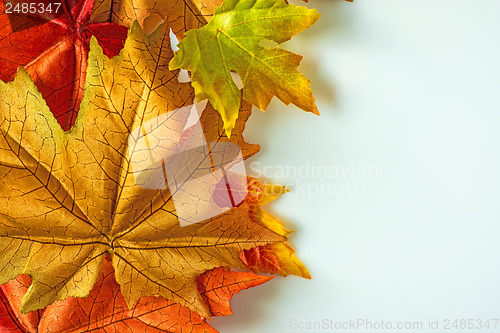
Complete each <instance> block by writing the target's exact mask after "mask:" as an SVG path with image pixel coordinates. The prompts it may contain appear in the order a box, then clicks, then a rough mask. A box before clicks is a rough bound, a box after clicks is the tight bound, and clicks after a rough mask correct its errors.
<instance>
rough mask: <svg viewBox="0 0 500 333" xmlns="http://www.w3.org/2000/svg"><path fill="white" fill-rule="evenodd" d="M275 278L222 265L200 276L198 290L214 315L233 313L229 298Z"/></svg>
mask: <svg viewBox="0 0 500 333" xmlns="http://www.w3.org/2000/svg"><path fill="white" fill-rule="evenodd" d="M272 278H274V276H262V275H257V274H253V273H247V272H233V271H230V270H226V269H224V268H222V267H218V268H215V269H213V270H208V271H206V272H205V273H203V274H202V275H200V276H199V277H198V280H197V281H198V290H199V291H200V293H201V295H202V296H203V299H204V300H205V302H206V303H207V304H208V306H209V308H210V313H211V314H212V315H213V316H229V315H231V314H233V311H232V310H231V307H230V303H229V300H230V299H231V297H233V295H234V294H236V293H239V292H240V291H241V290H243V289H248V288H251V287H255V286H258V285H260V284H262V283H264V282H267V281H269V280H271V279H272Z"/></svg>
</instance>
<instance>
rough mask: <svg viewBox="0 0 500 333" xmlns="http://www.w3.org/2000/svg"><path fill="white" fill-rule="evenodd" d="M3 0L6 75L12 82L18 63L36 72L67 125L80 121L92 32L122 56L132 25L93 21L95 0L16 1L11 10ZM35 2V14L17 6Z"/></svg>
mask: <svg viewBox="0 0 500 333" xmlns="http://www.w3.org/2000/svg"><path fill="white" fill-rule="evenodd" d="M5 1H6V0H0V80H2V81H11V80H12V79H13V78H14V77H15V75H16V73H17V68H18V67H24V68H26V70H27V71H28V73H29V74H30V75H31V77H32V79H33V81H34V82H35V84H36V86H37V88H38V90H39V91H40V92H41V94H42V96H43V98H44V99H45V101H46V102H47V104H48V106H49V108H50V109H51V110H52V112H53V113H54V115H55V116H56V118H57V120H58V122H59V124H60V125H61V127H62V128H63V129H64V130H68V129H69V128H70V127H71V126H72V125H73V123H74V122H75V119H76V116H77V113H78V110H79V105H80V101H81V99H82V94H83V89H84V85H85V75H86V72H87V55H88V52H89V42H90V37H91V36H95V37H96V38H97V40H98V41H99V44H100V45H101V46H102V47H103V49H104V52H105V54H106V55H108V56H110V57H111V56H114V55H117V54H118V52H119V51H120V49H121V48H122V46H123V42H124V40H125V38H126V36H127V29H126V28H125V27H122V26H119V25H117V24H114V23H109V20H108V21H105V23H92V22H91V21H90V15H91V12H92V6H93V3H94V2H93V0H76V1H68V0H61V1H57V2H54V1H51V0H36V1H34V0H30V1H27V2H26V1H21V0H12V1H10V0H9V1H7V2H8V3H9V4H12V6H11V8H10V9H11V10H10V12H11V13H10V14H7V13H6V9H7V8H6V3H7V2H5ZM23 3H25V4H31V5H35V9H36V11H35V13H34V14H32V13H30V12H31V11H32V10H31V9H30V10H29V11H27V12H26V13H23V12H22V10H21V11H14V8H15V7H16V5H22V4H23Z"/></svg>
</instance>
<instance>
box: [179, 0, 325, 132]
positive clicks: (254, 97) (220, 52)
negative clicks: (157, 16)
mask: <svg viewBox="0 0 500 333" xmlns="http://www.w3.org/2000/svg"><path fill="white" fill-rule="evenodd" d="M319 16H320V15H319V14H318V12H316V10H313V9H307V8H305V7H297V6H294V5H289V4H286V3H285V1H284V0H257V1H255V0H225V1H224V3H223V4H222V6H221V7H218V8H217V9H216V10H215V14H214V16H213V18H212V19H211V20H210V22H209V23H208V24H207V25H206V26H204V27H202V28H199V29H196V30H190V31H188V32H186V37H185V38H184V39H183V40H182V42H180V44H179V50H178V51H177V52H176V54H175V57H174V58H173V59H172V62H171V63H170V69H178V68H181V69H187V70H189V71H190V72H191V82H192V85H193V87H194V89H195V92H196V99H197V100H198V101H201V100H204V99H208V100H209V101H210V103H211V104H212V105H213V106H214V108H215V109H216V110H218V111H219V112H220V113H221V116H222V119H223V120H224V123H225V130H226V134H227V135H228V136H230V133H231V130H232V129H233V128H234V124H235V122H236V118H237V117H238V110H239V108H240V103H241V102H240V101H241V97H240V90H239V89H238V87H237V85H236V84H235V83H234V81H233V79H232V77H231V71H235V72H236V73H238V74H239V76H240V78H241V81H242V83H243V99H244V100H246V101H248V102H250V103H252V104H253V105H255V106H257V107H258V108H259V109H261V110H265V109H266V108H267V106H268V105H269V103H270V102H271V99H272V98H273V97H274V96H276V97H278V98H279V99H280V100H281V101H282V102H284V103H285V104H287V105H288V104H290V103H293V104H295V105H297V106H298V107H299V108H301V109H303V110H305V111H310V112H313V113H316V114H318V110H317V108H316V104H315V100H314V97H313V95H312V91H311V90H310V88H309V85H310V81H309V80H308V79H307V78H306V77H305V76H304V75H302V74H301V73H299V72H298V71H297V66H298V65H299V63H300V60H301V59H302V57H301V56H299V55H296V54H294V53H291V52H288V51H286V50H283V49H281V48H279V47H267V46H262V45H261V42H262V41H265V40H271V41H274V42H276V43H278V44H280V43H283V42H285V41H287V40H289V39H290V38H291V37H292V36H293V35H295V34H297V33H299V32H300V31H302V30H304V29H307V28H308V27H310V26H311V25H313V24H314V22H316V20H318V18H319Z"/></svg>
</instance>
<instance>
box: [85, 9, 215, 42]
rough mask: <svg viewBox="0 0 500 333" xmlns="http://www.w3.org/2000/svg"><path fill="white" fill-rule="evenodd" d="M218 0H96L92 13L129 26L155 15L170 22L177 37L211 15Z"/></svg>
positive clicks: (206, 20)
mask: <svg viewBox="0 0 500 333" xmlns="http://www.w3.org/2000/svg"><path fill="white" fill-rule="evenodd" d="M221 4H222V0H169V1H164V0H122V1H112V0H96V1H95V6H94V7H95V8H94V12H93V14H92V19H93V21H94V22H106V21H107V20H109V19H110V18H111V21H112V22H115V23H118V24H120V25H123V26H126V27H130V26H131V25H132V23H133V22H134V21H136V20H137V21H138V22H139V23H140V24H141V26H143V27H144V24H145V21H146V19H147V18H148V17H150V16H152V15H157V16H158V17H160V18H161V19H165V20H167V21H168V22H169V23H170V27H171V28H172V30H173V32H174V33H175V34H176V35H177V37H178V38H179V39H182V38H183V33H184V32H186V31H187V30H190V29H197V28H200V27H202V26H204V25H205V24H206V23H207V22H208V21H209V20H210V18H211V17H212V15H213V13H214V11H215V8H216V7H217V6H220V5H221Z"/></svg>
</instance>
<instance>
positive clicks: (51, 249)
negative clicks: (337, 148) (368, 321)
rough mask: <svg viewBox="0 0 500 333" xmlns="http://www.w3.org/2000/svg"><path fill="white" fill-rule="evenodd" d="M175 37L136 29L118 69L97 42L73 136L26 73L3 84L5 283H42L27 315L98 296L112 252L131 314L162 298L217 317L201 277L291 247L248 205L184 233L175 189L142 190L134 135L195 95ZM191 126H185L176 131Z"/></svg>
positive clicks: (34, 289)
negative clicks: (266, 250)
mask: <svg viewBox="0 0 500 333" xmlns="http://www.w3.org/2000/svg"><path fill="white" fill-rule="evenodd" d="M167 31H168V27H167V25H162V26H161V27H160V28H159V29H158V30H157V31H156V32H155V33H154V34H152V35H151V36H147V35H145V34H144V33H143V32H142V30H141V29H140V27H139V26H138V25H134V26H133V27H132V30H131V32H130V35H129V38H128V39H127V41H126V43H125V46H124V49H123V51H122V52H121V53H120V55H118V56H116V57H114V58H112V59H109V58H107V57H106V56H105V55H104V54H103V52H102V49H101V48H100V47H99V45H98V43H97V41H96V40H95V39H93V40H92V42H91V47H90V54H89V66H88V72H87V78H86V80H87V81H86V88H85V89H86V90H85V94H84V98H83V100H82V103H81V111H80V114H79V116H78V119H77V122H76V124H75V126H74V127H73V128H72V130H71V131H70V132H64V131H63V130H62V129H61V128H60V127H59V125H58V124H57V122H56V120H55V118H53V116H52V114H51V112H50V110H49V109H48V108H47V106H46V104H45V101H44V100H43V98H42V96H41V94H40V93H39V92H38V91H37V89H36V87H35V85H34V84H33V82H32V81H31V78H30V76H29V75H28V73H26V71H24V70H22V69H21V70H20V71H19V72H18V74H17V76H16V78H15V79H14V81H13V82H10V83H1V82H0V134H1V136H0V150H1V151H0V176H1V180H0V247H1V248H0V253H1V256H0V267H1V268H0V277H1V281H0V283H5V282H7V281H8V280H10V279H13V278H16V277H17V276H18V275H19V274H27V275H29V276H31V279H32V284H31V285H30V287H29V288H28V290H27V293H26V295H25V296H24V297H23V300H22V303H21V310H22V312H28V311H32V310H36V309H41V308H45V307H46V306H47V305H49V304H51V303H53V302H54V301H56V300H62V299H66V298H67V297H70V296H73V297H86V296H88V295H89V293H90V291H91V290H92V287H93V286H94V284H95V283H96V281H97V280H98V277H99V274H100V272H101V270H102V262H103V257H104V256H105V255H106V254H110V255H111V258H112V263H113V267H114V269H115V277H116V281H117V282H118V283H119V284H120V288H121V292H122V294H123V296H124V298H125V300H126V301H127V304H128V305H129V306H133V304H134V303H135V302H136V301H138V300H139V299H140V298H141V297H144V296H162V297H164V298H166V299H168V300H172V301H174V302H176V303H179V304H181V305H183V306H186V307H188V308H189V309H191V310H193V311H196V312H198V313H199V314H201V315H202V316H204V317H209V316H210V313H209V310H208V308H207V305H206V304H205V302H204V301H203V298H202V296H201V295H200V293H199V291H198V290H197V285H196V279H197V277H198V276H199V275H200V274H202V273H203V272H205V271H206V270H209V269H212V268H214V267H218V266H233V267H241V268H244V267H245V266H244V265H243V263H242V262H241V260H240V259H239V253H240V252H241V251H242V250H244V249H250V248H254V247H257V246H262V245H266V244H269V243H276V242H283V241H284V240H285V239H286V238H285V237H284V236H282V235H280V234H278V233H276V232H274V231H273V230H270V229H269V228H267V227H265V225H263V224H262V223H257V222H256V221H255V220H254V219H253V218H252V216H251V214H250V213H249V212H250V205H251V204H250V203H248V202H246V201H244V202H243V203H241V204H240V205H239V206H238V207H235V208H233V209H231V210H229V211H227V212H226V213H224V214H221V215H219V216H215V217H213V218H210V219H208V220H206V221H203V222H201V223H197V224H193V225H189V226H186V227H183V228H181V227H180V226H179V220H178V217H177V215H176V210H175V207H174V204H173V202H172V200H171V198H172V193H170V191H169V190H168V188H166V189H147V188H143V187H140V186H137V184H136V183H135V180H134V177H133V173H132V168H131V161H130V158H129V157H128V156H129V155H128V153H130V151H132V150H133V149H134V144H135V143H136V141H134V140H132V141H130V134H131V133H132V132H133V131H134V130H135V129H136V128H138V127H140V126H141V124H144V123H145V122H147V121H149V120H151V119H156V118H157V117H158V116H160V115H162V114H165V113H166V112H168V111H174V112H173V114H176V112H175V111H176V110H180V109H182V107H183V106H185V105H186V104H191V103H192V100H193V92H192V88H191V87H190V85H189V84H182V83H179V82H178V81H177V79H176V78H177V74H178V73H177V71H169V70H168V63H169V61H170V59H171V57H172V55H173V54H172V51H171V49H170V41H169V39H168V33H167ZM184 126H185V124H182V123H174V127H176V128H173V130H175V129H177V130H178V131H179V132H181V130H182V128H183V127H184ZM217 131H219V129H217ZM217 135H219V134H213V135H212V136H217ZM131 142H132V143H131ZM20 207H22V209H20Z"/></svg>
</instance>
